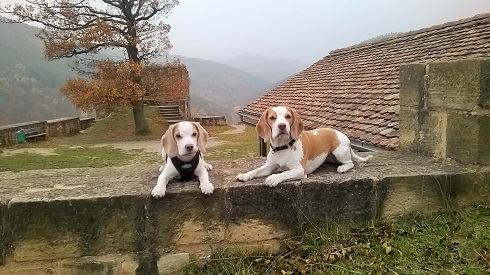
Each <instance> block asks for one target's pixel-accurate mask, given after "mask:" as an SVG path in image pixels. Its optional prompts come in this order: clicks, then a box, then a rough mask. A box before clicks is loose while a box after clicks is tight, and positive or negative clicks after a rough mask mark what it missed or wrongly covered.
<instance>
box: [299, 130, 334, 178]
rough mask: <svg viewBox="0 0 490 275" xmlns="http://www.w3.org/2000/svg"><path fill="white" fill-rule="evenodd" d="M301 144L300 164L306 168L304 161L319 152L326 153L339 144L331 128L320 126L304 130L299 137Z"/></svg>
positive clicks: (317, 154)
mask: <svg viewBox="0 0 490 275" xmlns="http://www.w3.org/2000/svg"><path fill="white" fill-rule="evenodd" d="M300 140H301V143H302V144H303V158H302V159H301V165H302V166H303V167H304V168H305V169H306V162H307V161H308V160H314V159H315V158H316V157H318V156H319V155H321V154H328V153H330V152H332V151H333V150H335V149H336V148H337V147H339V145H340V140H339V139H338V138H337V134H336V133H335V131H334V130H333V129H330V128H320V129H316V130H311V131H304V132H303V133H301V137H300Z"/></svg>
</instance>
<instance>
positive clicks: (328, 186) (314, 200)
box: [300, 179, 377, 223]
mask: <svg viewBox="0 0 490 275" xmlns="http://www.w3.org/2000/svg"><path fill="white" fill-rule="evenodd" d="M300 187H301V193H302V202H303V203H302V205H301V213H302V214H304V215H305V216H306V217H307V219H305V221H306V222H313V223H316V222H330V221H334V222H338V221H349V220H352V221H365V220H370V219H373V218H375V216H376V213H375V212H376V208H377V206H376V199H375V197H376V192H375V183H374V181H372V180H370V179H362V180H355V179H351V180H349V181H343V182H328V181H325V179H321V180H319V181H314V182H308V184H302V185H301V186H300Z"/></svg>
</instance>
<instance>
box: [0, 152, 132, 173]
mask: <svg viewBox="0 0 490 275" xmlns="http://www.w3.org/2000/svg"><path fill="white" fill-rule="evenodd" d="M139 153H140V152H139V151H123V150H121V149H116V148H113V147H109V146H106V147H93V148H84V147H79V146H76V147H67V146H60V147H57V148H55V149H53V151H52V153H50V154H49V155H44V154H37V153H29V152H23V153H16V154H12V155H0V172H2V171H13V172H19V171H25V170H39V169H59V168H75V167H95V168H100V167H106V166H121V165H125V164H129V163H130V162H131V161H132V160H133V159H134V158H135V156H138V155H139Z"/></svg>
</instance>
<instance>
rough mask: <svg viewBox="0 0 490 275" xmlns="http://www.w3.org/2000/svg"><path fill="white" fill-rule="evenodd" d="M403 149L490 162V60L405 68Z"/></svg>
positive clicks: (402, 71)
mask: <svg viewBox="0 0 490 275" xmlns="http://www.w3.org/2000/svg"><path fill="white" fill-rule="evenodd" d="M400 150H402V151H411V152H417V153H420V154H423V155H428V156H433V157H437V158H451V159H454V160H457V161H459V162H462V163H476V164H490V59H470V60H458V61H450V62H434V63H429V64H408V65H402V66H401V67H400Z"/></svg>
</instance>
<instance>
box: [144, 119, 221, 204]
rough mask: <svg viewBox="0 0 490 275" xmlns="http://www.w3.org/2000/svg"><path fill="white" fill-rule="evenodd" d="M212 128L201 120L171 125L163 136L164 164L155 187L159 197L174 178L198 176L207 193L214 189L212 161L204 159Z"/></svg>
mask: <svg viewBox="0 0 490 275" xmlns="http://www.w3.org/2000/svg"><path fill="white" fill-rule="evenodd" d="M207 141H208V132H207V131H206V130H205V129H204V128H203V127H202V126H201V124H199V123H198V122H188V121H183V122H179V123H176V124H173V125H171V126H170V127H169V128H168V129H167V131H166V132H165V134H164V135H163V136H162V140H161V142H162V146H163V149H162V158H163V165H162V166H161V167H160V169H159V170H160V172H161V173H160V176H159V177H158V181H157V184H156V186H155V187H154V188H153V191H151V194H152V195H153V197H155V198H160V197H163V196H164V195H165V191H166V188H167V183H168V182H169V181H170V180H172V179H174V178H177V179H180V180H190V179H192V178H194V176H197V178H198V179H199V185H200V187H201V192H202V193H203V194H207V195H208V194H211V193H213V191H214V186H213V184H212V183H211V182H210V181H209V175H208V171H209V170H211V169H213V166H211V164H208V163H206V162H205V161H204V157H203V155H202V154H201V152H203V153H204V152H205V150H206V148H205V146H206V143H207Z"/></svg>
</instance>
